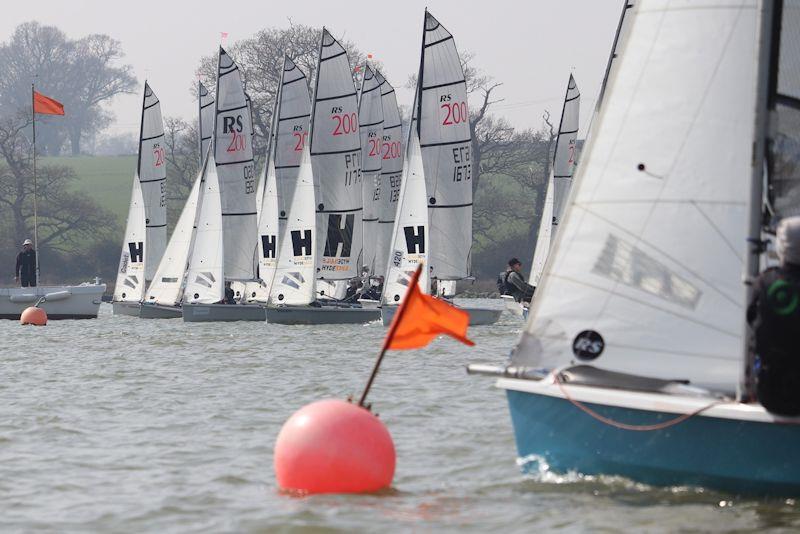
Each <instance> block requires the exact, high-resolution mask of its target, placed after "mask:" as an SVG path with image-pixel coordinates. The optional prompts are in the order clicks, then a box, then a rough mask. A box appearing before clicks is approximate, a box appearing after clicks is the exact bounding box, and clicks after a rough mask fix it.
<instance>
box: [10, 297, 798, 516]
mask: <svg viewBox="0 0 800 534" xmlns="http://www.w3.org/2000/svg"><path fill="white" fill-rule="evenodd" d="M485 303H486V304H488V305H492V306H498V307H500V306H502V304H501V303H500V302H499V301H485ZM102 313H103V316H102V317H101V318H100V319H99V320H97V321H62V322H57V321H55V322H51V323H50V324H49V325H48V326H47V327H45V328H31V327H21V326H19V325H18V324H16V323H15V322H12V321H0V370H1V372H2V377H3V380H2V381H0V525H2V530H3V531H8V530H24V531H30V530H35V529H42V528H46V527H49V528H51V529H53V530H57V531H65V530H80V531H87V530H90V531H103V530H106V531H145V530H148V531H154V530H158V531H165V532H169V531H185V530H190V529H191V530H206V531H214V532H218V531H268V530H274V529H291V530H298V531H305V530H309V531H313V530H316V529H318V528H323V527H328V528H334V529H339V530H343V531H352V530H370V531H377V530H401V531H408V530H415V531H419V530H422V531H427V530H433V529H440V528H443V529H447V530H460V531H474V532H485V531H489V530H494V531H503V532H505V531H520V532H522V531H525V532H527V531H531V530H533V529H568V530H600V529H606V530H620V529H623V528H628V529H633V528H636V529H645V530H651V531H653V530H655V531H659V530H669V531H672V530H680V529H683V530H690V529H691V530H696V529H701V530H712V531H713V530H718V531H724V530H736V529H741V530H745V529H747V530H752V529H765V528H782V529H785V530H794V529H797V528H798V527H800V510H798V507H797V505H796V504H795V503H794V502H793V501H786V500H780V501H776V500H772V501H759V500H742V499H739V498H737V497H735V496H730V495H723V494H718V493H715V492H709V491H704V490H702V489H696V488H668V489H661V488H650V487H647V486H643V485H639V484H634V483H632V482H630V481H627V480H624V479H618V478H613V477H582V476H580V475H577V474H567V475H556V474H553V473H550V472H548V471H546V470H545V471H543V472H540V473H536V474H534V475H523V474H521V471H520V468H519V467H518V465H517V464H516V463H515V461H514V455H515V450H516V449H515V447H514V440H513V435H512V431H511V423H510V419H509V415H508V408H507V406H506V403H505V397H504V395H503V393H502V392H501V391H499V390H497V389H495V388H494V387H493V381H492V380H491V379H489V378H486V377H471V376H467V375H466V373H465V372H464V365H465V364H467V363H470V362H478V361H484V362H485V361H489V362H500V361H503V360H504V359H505V357H506V355H507V354H508V352H509V350H510V348H511V347H512V346H513V344H514V342H515V340H516V337H517V335H518V334H519V332H520V330H521V327H522V323H521V322H520V320H519V319H517V318H512V317H510V316H504V318H503V322H502V323H501V324H499V325H497V326H495V327H475V328H472V329H471V330H470V337H471V338H472V339H473V340H475V341H476V343H477V346H476V347H473V348H469V347H466V346H463V345H461V344H458V343H456V342H454V341H450V340H444V339H443V340H438V341H436V342H434V343H433V344H432V346H430V347H428V348H427V349H424V350H420V351H413V352H410V351H404V352H396V353H391V354H390V355H389V356H388V357H387V358H386V360H385V366H384V367H383V369H382V371H381V373H380V375H379V376H378V378H377V381H376V383H375V386H374V387H373V390H372V393H370V400H371V402H372V403H373V406H374V407H375V409H376V410H377V411H378V412H379V413H380V414H381V418H382V419H383V420H384V421H385V422H386V424H387V426H388V428H389V430H390V431H391V433H392V435H393V437H394V440H395V445H396V447H397V457H398V465H397V474H396V477H395V481H394V487H393V489H392V490H389V491H386V492H383V493H381V494H378V495H346V496H345V495H319V496H310V497H303V498H297V497H291V496H287V495H284V494H282V493H280V492H279V491H278V489H277V488H276V487H275V483H274V475H273V472H272V447H273V445H274V441H275V438H276V437H277V434H278V430H279V429H280V426H281V424H282V423H283V422H284V421H285V420H286V418H287V417H288V416H289V415H291V413H292V412H293V411H294V410H296V409H297V408H299V407H300V406H302V405H304V404H305V403H307V402H310V401H313V400H316V399H319V398H324V397H339V398H343V397H345V396H347V395H348V394H354V395H355V394H358V393H359V392H360V389H361V387H362V386H363V384H364V382H365V380H366V378H367V376H368V374H369V371H370V369H371V366H372V363H373V361H374V357H375V355H376V353H377V351H378V347H379V344H380V341H381V339H382V336H383V334H384V332H385V330H384V328H383V327H382V326H381V325H379V324H377V323H375V324H370V325H364V326H336V327H316V328H315V327H307V326H296V327H287V326H278V325H268V324H255V323H238V324H212V325H208V324H197V323H195V324H184V323H183V322H182V321H180V320H161V321H140V320H137V319H133V318H128V317H113V316H110V308H108V307H107V306H106V305H104V306H103V310H102Z"/></svg>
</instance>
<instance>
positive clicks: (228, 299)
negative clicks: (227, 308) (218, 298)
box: [222, 282, 236, 304]
mask: <svg viewBox="0 0 800 534" xmlns="http://www.w3.org/2000/svg"><path fill="white" fill-rule="evenodd" d="M235 297H236V295H235V293H234V292H233V288H232V287H231V283H230V282H225V298H224V299H223V301H222V303H223V304H236V298H235Z"/></svg>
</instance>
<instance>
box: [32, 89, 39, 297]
mask: <svg viewBox="0 0 800 534" xmlns="http://www.w3.org/2000/svg"><path fill="white" fill-rule="evenodd" d="M35 102H36V89H35V88H34V84H33V82H31V124H32V126H33V147H32V148H33V252H34V255H33V259H34V260H35V262H36V287H39V221H38V217H37V215H38V213H37V206H36V193H37V191H36V104H35Z"/></svg>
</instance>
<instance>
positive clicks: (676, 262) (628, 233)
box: [573, 203, 741, 307]
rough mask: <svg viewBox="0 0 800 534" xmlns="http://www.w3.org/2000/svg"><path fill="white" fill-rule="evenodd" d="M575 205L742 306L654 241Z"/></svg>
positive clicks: (576, 204)
mask: <svg viewBox="0 0 800 534" xmlns="http://www.w3.org/2000/svg"><path fill="white" fill-rule="evenodd" d="M573 206H574V207H575V208H578V209H582V210H584V212H585V213H589V214H591V215H593V216H595V217H597V218H598V219H600V220H601V221H604V222H606V223H607V224H609V225H610V226H613V227H614V228H616V229H618V230H620V231H621V232H624V233H625V234H627V235H629V236H631V237H633V238H635V239H637V244H642V245H646V246H647V247H648V248H650V249H651V250H654V251H656V252H658V253H659V254H661V255H662V256H664V257H665V258H667V259H668V260H669V261H670V262H672V263H673V264H675V265H677V266H679V267H680V268H681V269H683V270H685V271H686V272H687V273H689V274H691V275H692V276H693V277H694V278H695V279H697V280H699V281H701V282H702V283H703V284H705V285H706V286H708V287H709V288H711V289H713V290H714V291H716V292H717V293H718V294H719V295H720V296H721V297H723V298H724V299H725V300H727V301H729V302H730V303H732V304H734V305H736V306H737V307H740V306H741V304H740V303H739V302H738V301H736V300H735V299H733V298H731V297H730V296H728V295H727V294H726V293H725V292H724V291H722V290H721V289H719V288H718V287H717V286H716V285H715V284H713V283H712V282H710V281H709V280H707V279H706V278H705V277H704V276H701V275H700V274H698V273H696V272H695V271H694V270H692V269H689V268H688V267H687V266H686V265H683V264H682V263H681V262H680V261H678V260H677V259H676V258H673V257H672V256H671V255H670V254H668V253H667V252H665V251H663V250H661V249H660V248H659V247H656V246H655V245H653V244H652V243H650V242H648V241H644V240H643V239H642V238H641V237H640V236H637V235H636V234H634V233H633V232H631V231H629V230H627V229H625V228H623V227H622V226H620V225H619V224H617V223H615V222H614V221H612V220H611V219H607V218H606V217H603V216H602V215H600V214H598V213H596V212H594V211H592V210H590V209H588V208H586V207H585V206H582V205H580V204H578V203H575V204H573ZM618 283H619V282H615V286H616V284H618Z"/></svg>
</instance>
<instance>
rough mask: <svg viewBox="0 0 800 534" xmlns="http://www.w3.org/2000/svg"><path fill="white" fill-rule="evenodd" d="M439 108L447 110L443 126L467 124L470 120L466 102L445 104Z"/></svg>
mask: <svg viewBox="0 0 800 534" xmlns="http://www.w3.org/2000/svg"><path fill="white" fill-rule="evenodd" d="M439 107H440V108H441V109H443V110H445V113H446V116H445V118H444V120H443V121H442V124H443V125H445V126H449V125H451V124H460V123H462V122H467V120H468V119H469V114H468V113H467V103H466V102H453V103H450V102H445V103H444V104H442V105H441V106H439Z"/></svg>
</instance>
